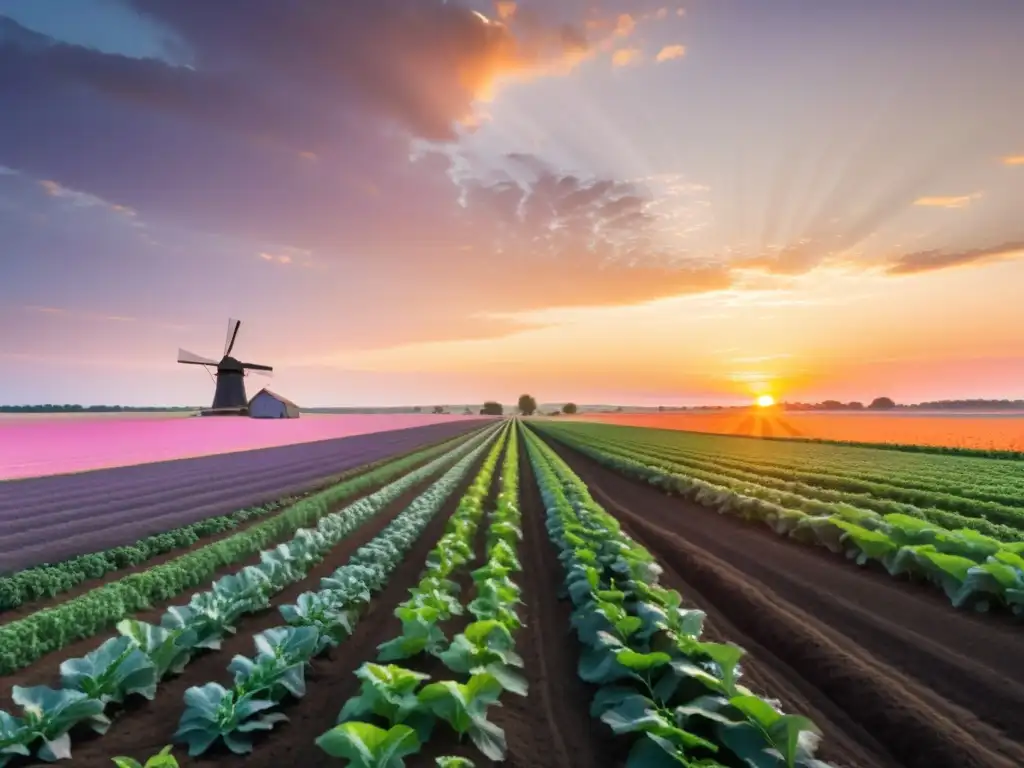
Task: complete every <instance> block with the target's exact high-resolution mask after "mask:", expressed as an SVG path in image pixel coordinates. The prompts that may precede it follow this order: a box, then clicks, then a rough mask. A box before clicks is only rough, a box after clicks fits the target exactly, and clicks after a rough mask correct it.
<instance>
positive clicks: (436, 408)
mask: <svg viewBox="0 0 1024 768" xmlns="http://www.w3.org/2000/svg"><path fill="white" fill-rule="evenodd" d="M433 413H444V406H443V405H435V406H434V410H433Z"/></svg>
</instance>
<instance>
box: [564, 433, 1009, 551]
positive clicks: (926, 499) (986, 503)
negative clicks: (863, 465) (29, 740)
mask: <svg viewBox="0 0 1024 768" xmlns="http://www.w3.org/2000/svg"><path fill="white" fill-rule="evenodd" d="M555 429H557V430H559V431H566V432H569V433H571V434H574V435H577V436H579V437H581V438H582V439H585V440H587V441H588V442H595V443H596V442H602V443H608V444H616V445H620V446H622V447H628V448H636V449H641V450H646V451H656V452H658V453H660V454H662V455H665V456H668V457H670V458H672V459H673V460H675V461H679V462H681V463H686V464H690V465H691V466H694V467H696V468H707V469H711V470H713V471H722V472H726V471H730V472H739V473H746V474H748V475H753V476H755V477H757V478H759V479H761V480H764V481H777V482H782V483H785V484H786V485H787V486H790V487H793V488H799V489H801V490H800V491H798V492H801V493H803V494H804V495H814V494H819V495H820V494H825V495H829V494H831V495H832V496H837V498H842V499H847V500H849V501H850V503H860V504H861V505H862V506H863V505H864V504H865V503H875V504H879V505H885V504H888V505H890V506H894V505H897V504H898V505H899V506H901V507H903V506H909V507H913V508H918V507H920V508H922V512H923V513H926V514H932V515H935V516H936V517H937V518H942V517H945V518H947V519H946V520H942V519H935V520H933V521H932V522H936V523H938V524H940V525H944V526H946V527H950V526H951V525H959V526H960V527H964V523H952V522H950V521H951V520H953V519H956V520H965V521H970V522H973V523H977V524H979V525H982V526H988V528H989V529H990V530H983V529H981V528H977V530H979V532H981V533H986V534H988V535H995V534H994V533H993V532H995V531H1001V532H1003V533H1004V534H1005V535H1008V536H1016V537H1017V539H1016V540H1019V539H1020V538H1021V537H1022V536H1024V508H1022V507H1024V489H1022V490H1019V491H1017V492H1016V493H1014V491H1013V486H1010V485H1009V484H1007V485H1004V486H1002V487H1001V488H1000V490H1002V493H991V494H988V495H989V496H990V497H994V498H996V499H997V500H993V498H989V499H988V500H983V499H979V498H969V497H966V496H961V495H955V494H953V493H949V492H945V491H941V490H939V487H943V486H942V483H941V482H935V483H932V482H930V481H929V487H927V488H916V487H905V486H901V485H898V484H894V483H891V482H887V481H884V480H883V479H882V476H880V475H876V474H871V477H872V478H875V479H869V478H867V477H864V476H863V475H854V474H845V475H837V474H833V473H832V472H831V471H829V470H823V469H822V468H820V467H814V466H813V465H810V466H809V465H807V464H805V463H804V462H803V461H799V462H792V461H788V462H787V461H776V460H774V459H773V458H772V457H770V456H764V455H763V450H762V455H758V456H756V457H754V456H746V455H743V454H742V453H738V452H737V453H730V452H727V451H713V450H706V449H703V448H701V447H699V446H692V447H686V446H683V445H679V444H677V443H675V442H674V441H672V440H671V439H665V438H663V437H661V436H659V435H657V434H650V435H645V434H644V432H643V431H640V432H637V431H634V430H623V431H621V432H616V431H608V430H604V429H601V428H600V427H599V428H598V429H596V430H595V429H592V428H591V425H588V424H573V425H568V426H562V425H558V426H557V427H555ZM652 432H653V431H652ZM742 444H743V443H742V441H738V442H737V443H736V444H735V445H734V447H738V446H739V445H742ZM768 445H769V446H770V447H775V446H776V445H778V443H770V444H768ZM880 455H881V456H882V457H883V458H884V457H885V456H886V455H885V454H880ZM875 469H877V464H876V465H875ZM944 487H952V486H950V485H946V486H944ZM826 500H828V499H826ZM877 511H883V512H884V511H899V510H896V509H889V510H882V509H879V510H877ZM970 527H975V525H971V526H970ZM1009 540H1014V539H1009Z"/></svg>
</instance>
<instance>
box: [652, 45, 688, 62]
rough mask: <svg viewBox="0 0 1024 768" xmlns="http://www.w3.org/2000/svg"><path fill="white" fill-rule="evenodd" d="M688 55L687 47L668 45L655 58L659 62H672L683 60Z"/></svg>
mask: <svg viewBox="0 0 1024 768" xmlns="http://www.w3.org/2000/svg"><path fill="white" fill-rule="evenodd" d="M685 55H686V46H684V45H666V46H665V47H664V48H662V49H661V50H660V51H658V55H657V56H656V57H655V58H656V60H657V61H672V59H681V58H682V57H683V56H685Z"/></svg>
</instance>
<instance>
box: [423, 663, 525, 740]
mask: <svg viewBox="0 0 1024 768" xmlns="http://www.w3.org/2000/svg"><path fill="white" fill-rule="evenodd" d="M502 690H503V688H502V686H501V683H499V682H498V680H497V678H495V677H494V675H491V674H487V673H484V674H479V675H473V676H472V677H471V678H469V681H468V682H467V683H465V684H462V683H457V682H455V681H454V680H442V681H441V682H438V683H431V684H430V685H427V686H425V687H424V688H423V690H422V691H420V693H419V697H418V698H419V701H420V702H421V703H422V704H423V706H424V707H426V708H427V709H428V710H429V711H430V712H432V713H433V714H434V716H435V717H437V718H439V719H441V720H444V721H445V722H446V723H448V724H449V725H450V726H451V727H452V729H453V730H454V731H455V732H456V733H458V734H459V737H460V738H462V737H464V736H469V739H470V741H472V742H473V744H474V745H475V746H476V748H477V749H479V750H480V751H481V752H482V753H483V754H484V755H485V756H486V757H487V758H488V759H490V760H504V759H505V752H506V751H507V746H506V744H505V732H504V731H503V730H502V729H501V728H500V727H498V726H497V725H495V724H494V723H492V722H491V721H490V720H488V719H487V708H488V707H490V706H492V705H493V704H496V703H497V701H498V698H499V697H500V696H501V692H502Z"/></svg>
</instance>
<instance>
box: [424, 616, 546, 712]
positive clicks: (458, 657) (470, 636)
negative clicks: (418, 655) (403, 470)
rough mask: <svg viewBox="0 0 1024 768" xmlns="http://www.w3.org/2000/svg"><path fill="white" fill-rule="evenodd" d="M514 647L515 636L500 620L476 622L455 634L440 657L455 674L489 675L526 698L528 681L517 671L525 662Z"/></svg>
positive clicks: (508, 689)
mask: <svg viewBox="0 0 1024 768" xmlns="http://www.w3.org/2000/svg"><path fill="white" fill-rule="evenodd" d="M514 648H515V640H514V639H513V637H512V633H511V632H509V630H508V627H506V626H505V625H504V624H502V623H501V622H500V621H497V620H494V619H491V620H487V621H475V622H473V623H472V624H470V625H468V626H467V627H466V631H465V632H463V633H462V634H459V635H456V636H455V638H454V639H453V640H452V643H451V645H450V646H449V647H448V649H447V650H445V651H443V652H441V653H440V654H438V658H440V659H441V661H442V662H444V665H445V666H446V667H448V669H450V670H451V671H452V672H456V673H459V674H465V675H474V674H481V673H489V674H490V675H492V676H493V677H494V678H495V679H496V680H497V681H498V682H499V683H500V684H501V687H502V688H504V689H505V690H507V691H510V692H512V693H516V694H518V695H520V696H525V695H526V691H527V684H526V678H525V677H523V676H522V675H521V674H520V673H519V672H518V671H517V670H516V669H515V667H522V666H523V660H522V658H521V657H520V656H519V654H517V653H516V652H515V650H514Z"/></svg>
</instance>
